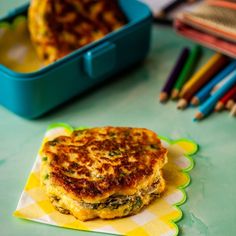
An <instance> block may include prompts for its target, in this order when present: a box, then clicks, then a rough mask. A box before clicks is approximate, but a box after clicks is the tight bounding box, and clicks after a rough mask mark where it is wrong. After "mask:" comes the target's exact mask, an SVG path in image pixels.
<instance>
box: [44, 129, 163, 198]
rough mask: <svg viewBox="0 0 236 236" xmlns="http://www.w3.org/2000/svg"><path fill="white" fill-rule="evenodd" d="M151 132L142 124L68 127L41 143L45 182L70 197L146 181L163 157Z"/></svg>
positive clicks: (132, 187) (103, 194) (101, 194)
mask: <svg viewBox="0 0 236 236" xmlns="http://www.w3.org/2000/svg"><path fill="white" fill-rule="evenodd" d="M166 152H167V150H166V149H165V148H164V147H163V146H162V145H161V142H160V140H159V139H158V137H157V135H156V134H155V133H154V132H152V131H150V130H147V129H143V128H125V127H104V128H92V129H85V130H78V131H74V132H73V133H72V135H71V136H60V137H58V138H56V139H54V140H52V141H48V142H47V143H45V145H44V147H43V156H44V157H46V158H47V161H48V168H49V179H50V182H51V184H53V185H56V186H60V187H61V188H62V189H63V191H65V192H66V193H70V194H71V195H72V196H73V197H74V198H75V199H80V200H86V201H93V200H94V201H97V200H98V199H100V200H101V199H105V198H107V197H109V196H110V195H112V194H120V193H126V194H129V193H130V194H132V191H133V192H135V191H137V190H138V189H141V188H144V187H145V186H148V185H150V183H151V182H152V181H154V179H155V178H157V177H158V176H159V174H160V173H159V170H160V169H161V168H162V166H163V165H164V164H165V162H166Z"/></svg>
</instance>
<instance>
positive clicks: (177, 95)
mask: <svg viewBox="0 0 236 236" xmlns="http://www.w3.org/2000/svg"><path fill="white" fill-rule="evenodd" d="M178 97H179V90H178V89H173V90H172V93H171V99H173V100H175V99H177V98H178Z"/></svg>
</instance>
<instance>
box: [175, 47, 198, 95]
mask: <svg viewBox="0 0 236 236" xmlns="http://www.w3.org/2000/svg"><path fill="white" fill-rule="evenodd" d="M200 55H201V47H200V46H199V45H196V46H195V47H194V48H193V49H192V50H191V51H190V55H189V57H188V60H187V61H186V64H185V65H184V67H183V70H182V71H181V73H180V75H179V77H178V79H177V81H176V83H175V85H174V88H173V91H172V93H171V98H172V99H176V98H177V97H178V96H179V92H180V90H181V88H182V87H183V85H184V83H185V82H186V81H187V80H188V79H189V78H190V77H191V75H192V73H193V70H194V67H195V66H196V64H197V62H198V58H199V57H200Z"/></svg>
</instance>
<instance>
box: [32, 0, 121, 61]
mask: <svg viewBox="0 0 236 236" xmlns="http://www.w3.org/2000/svg"><path fill="white" fill-rule="evenodd" d="M125 23H126V18H125V16H124V14H123V13H122V12H121V10H120V8H119V6H118V2H117V0H112V1H108V0H99V1H94V0H32V2H31V5H30V8H29V29H30V33H31V38H32V41H33V42H34V44H35V46H36V49H37V51H38V54H39V56H40V57H41V58H42V59H43V60H44V61H45V62H46V63H50V62H53V61H55V60H57V59H59V58H61V57H63V56H65V55H67V54H68V53H70V52H72V51H74V50H76V49H78V48H80V47H82V46H84V45H86V44H88V43H90V42H93V41H95V40H97V39H99V38H102V37H103V36H104V35H106V34H108V33H109V32H111V31H113V30H115V29H118V28H120V27H121V26H122V25H124V24H125Z"/></svg>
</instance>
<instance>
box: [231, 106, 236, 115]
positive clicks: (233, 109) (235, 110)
mask: <svg viewBox="0 0 236 236" xmlns="http://www.w3.org/2000/svg"><path fill="white" fill-rule="evenodd" d="M230 115H231V116H236V104H234V106H233V107H232V109H231V111H230Z"/></svg>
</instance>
